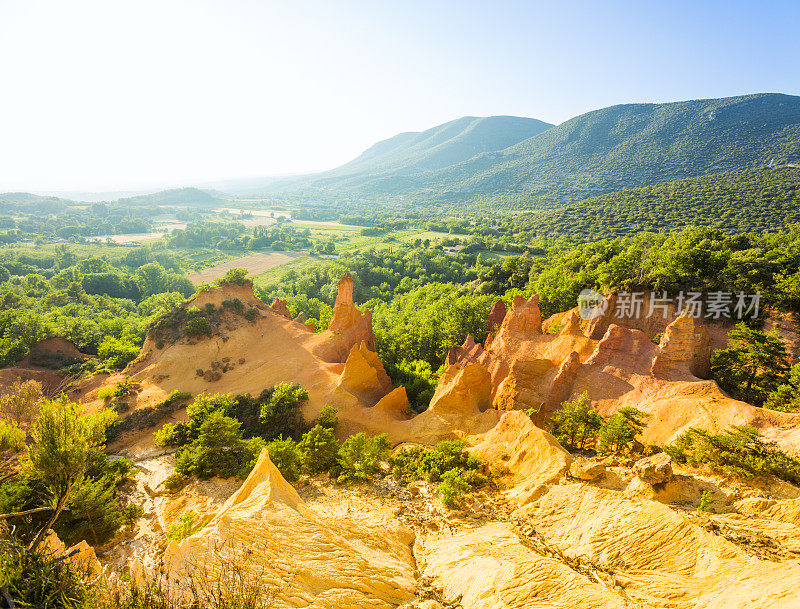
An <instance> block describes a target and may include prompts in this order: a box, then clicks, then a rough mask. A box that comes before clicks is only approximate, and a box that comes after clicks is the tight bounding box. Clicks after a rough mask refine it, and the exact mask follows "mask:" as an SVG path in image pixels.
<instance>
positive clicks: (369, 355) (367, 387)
mask: <svg viewBox="0 0 800 609" xmlns="http://www.w3.org/2000/svg"><path fill="white" fill-rule="evenodd" d="M339 387H340V388H342V389H344V390H345V391H347V392H349V393H352V394H353V395H355V396H356V397H358V398H360V399H362V400H363V401H365V402H372V403H375V402H377V401H378V400H380V399H381V398H382V397H383V396H385V395H386V394H387V393H389V392H390V391H392V389H394V387H393V386H392V381H391V379H389V376H388V375H387V374H386V370H385V369H384V368H383V363H382V362H381V360H380V358H379V357H378V354H377V353H375V352H374V351H370V350H369V348H367V345H366V343H364V342H362V343H361V344H360V345H356V346H354V347H353V348H352V349H351V350H350V355H348V356H347V361H346V362H345V363H344V370H343V371H342V374H341V375H340V376H339Z"/></svg>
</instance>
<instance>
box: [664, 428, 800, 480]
mask: <svg viewBox="0 0 800 609" xmlns="http://www.w3.org/2000/svg"><path fill="white" fill-rule="evenodd" d="M664 450H665V452H666V453H667V454H669V455H670V456H671V457H672V458H673V459H674V460H675V461H676V462H677V463H688V464H689V465H693V466H700V465H705V466H707V467H709V468H710V469H712V470H714V471H718V472H723V473H728V474H732V475H734V476H740V477H743V478H750V477H752V476H759V475H773V476H776V477H778V478H781V479H783V480H787V481H789V482H792V483H794V484H800V460H798V459H795V458H793V457H790V456H789V455H787V454H786V453H784V452H783V451H781V450H780V449H779V448H778V445H777V443H775V442H766V441H764V439H763V438H762V437H761V435H760V434H759V432H758V430H757V429H755V428H754V427H749V426H742V425H734V426H732V427H730V428H729V429H727V430H725V431H723V432H722V433H718V434H713V433H711V432H708V431H705V430H703V429H695V428H694V427H692V428H690V429H689V430H688V431H687V432H686V433H684V434H681V435H680V436H678V438H677V439H676V440H675V442H673V443H672V444H670V445H669V446H666V447H665V448H664Z"/></svg>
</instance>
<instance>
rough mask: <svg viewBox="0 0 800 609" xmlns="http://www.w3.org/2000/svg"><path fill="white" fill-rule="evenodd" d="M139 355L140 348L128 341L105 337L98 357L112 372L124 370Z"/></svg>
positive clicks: (98, 350)
mask: <svg viewBox="0 0 800 609" xmlns="http://www.w3.org/2000/svg"><path fill="white" fill-rule="evenodd" d="M138 355H139V347H137V346H136V345H134V344H133V343H132V342H130V341H129V340H127V339H119V338H114V337H113V336H105V337H104V338H103V340H102V342H101V343H100V347H99V348H98V349H97V357H98V359H99V360H100V361H101V362H103V365H105V366H106V367H108V368H110V369H112V370H122V369H123V368H125V366H127V365H128V364H129V363H130V362H132V361H133V360H135V359H136V357H137V356H138Z"/></svg>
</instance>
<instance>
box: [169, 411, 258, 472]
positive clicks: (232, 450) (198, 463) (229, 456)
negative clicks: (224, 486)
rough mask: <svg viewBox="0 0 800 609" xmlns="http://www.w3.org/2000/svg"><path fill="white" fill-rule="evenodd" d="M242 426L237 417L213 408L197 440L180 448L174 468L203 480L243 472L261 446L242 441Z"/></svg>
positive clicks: (200, 429) (199, 431) (201, 427)
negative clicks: (228, 415)
mask: <svg viewBox="0 0 800 609" xmlns="http://www.w3.org/2000/svg"><path fill="white" fill-rule="evenodd" d="M240 427H241V423H239V421H237V420H236V419H232V418H231V417H226V416H225V415H224V414H223V412H222V410H214V411H213V412H211V413H210V414H209V415H208V417H206V419H205V420H204V421H203V423H202V425H200V428H199V430H198V433H197V439H196V440H195V441H194V442H192V443H191V444H190V445H188V446H184V447H183V448H182V449H180V450H179V451H178V456H177V458H176V460H175V470H176V471H177V472H178V473H180V474H185V475H193V476H197V477H198V478H201V479H206V478H212V477H214V476H218V477H220V478H230V477H231V476H236V475H241V474H244V473H245V472H244V469H246V466H247V465H248V464H251V462H252V460H253V451H254V450H256V449H258V450H260V446H257V445H256V444H252V445H251V444H249V443H248V442H245V441H244V440H242V434H241V432H240V430H239V428H240ZM262 445H263V444H262Z"/></svg>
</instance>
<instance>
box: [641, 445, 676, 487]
mask: <svg viewBox="0 0 800 609" xmlns="http://www.w3.org/2000/svg"><path fill="white" fill-rule="evenodd" d="M633 471H634V472H636V475H637V476H638V477H639V478H641V479H642V480H644V481H645V482H647V483H649V484H661V483H663V482H668V481H669V480H670V479H671V478H672V458H671V457H670V456H669V455H668V454H667V453H657V454H655V455H652V456H650V457H645V458H644V459H639V460H638V461H637V462H636V463H634V464H633Z"/></svg>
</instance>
